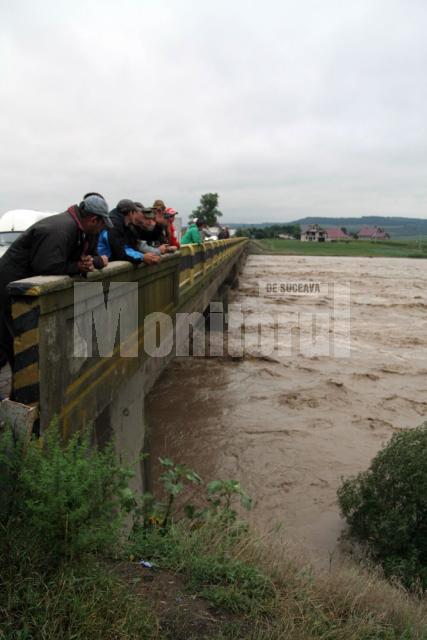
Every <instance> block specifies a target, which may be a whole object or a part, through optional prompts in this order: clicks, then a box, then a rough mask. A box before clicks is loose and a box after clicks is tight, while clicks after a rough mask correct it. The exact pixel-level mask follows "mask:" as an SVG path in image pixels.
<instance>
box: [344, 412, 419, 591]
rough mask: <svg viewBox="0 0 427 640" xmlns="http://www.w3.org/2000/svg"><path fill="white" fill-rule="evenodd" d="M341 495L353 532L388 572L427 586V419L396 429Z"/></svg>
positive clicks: (411, 584)
mask: <svg viewBox="0 0 427 640" xmlns="http://www.w3.org/2000/svg"><path fill="white" fill-rule="evenodd" d="M338 500H339V504H340V508H341V511H342V514H343V516H344V517H345V518H346V520H347V523H348V525H349V533H350V535H351V536H352V537H354V538H356V539H357V540H359V541H361V542H363V543H366V544H367V546H368V549H369V550H370V551H371V553H372V555H373V556H374V558H375V559H376V560H377V561H379V562H380V563H381V564H382V566H383V568H384V572H385V574H386V576H387V577H391V576H394V577H397V578H398V579H399V580H400V581H401V582H402V583H403V584H404V585H405V586H406V587H409V588H412V589H414V588H421V589H422V590H425V589H427V422H426V423H424V424H423V425H421V426H420V427H418V428H416V429H411V430H408V431H403V432H400V433H398V434H395V435H394V436H393V437H392V439H391V440H390V442H389V443H388V445H387V446H386V447H385V448H384V449H382V450H381V451H380V452H379V453H378V454H377V456H376V457H375V458H374V459H373V461H372V463H371V466H370V467H369V469H368V470H367V471H365V472H363V473H360V474H359V475H358V476H357V477H356V478H350V479H348V480H345V481H344V483H343V485H342V486H341V487H340V489H339V490H338Z"/></svg>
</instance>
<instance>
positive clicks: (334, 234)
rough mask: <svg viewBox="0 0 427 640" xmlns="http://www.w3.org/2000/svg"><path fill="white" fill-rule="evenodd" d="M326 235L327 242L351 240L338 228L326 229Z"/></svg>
mask: <svg viewBox="0 0 427 640" xmlns="http://www.w3.org/2000/svg"><path fill="white" fill-rule="evenodd" d="M326 234H327V236H326V240H329V241H333V240H351V237H350V236H349V235H348V233H345V232H344V231H343V230H342V229H340V228H339V227H329V229H326Z"/></svg>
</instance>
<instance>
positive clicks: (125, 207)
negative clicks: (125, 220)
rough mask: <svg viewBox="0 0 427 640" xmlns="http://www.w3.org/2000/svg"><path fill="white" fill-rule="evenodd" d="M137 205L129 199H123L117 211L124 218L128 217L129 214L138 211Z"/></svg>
mask: <svg viewBox="0 0 427 640" xmlns="http://www.w3.org/2000/svg"><path fill="white" fill-rule="evenodd" d="M137 208H138V207H137V206H136V203H135V202H134V201H133V200H129V199H128V198H123V200H120V201H119V202H118V203H117V206H116V209H117V211H118V212H119V213H120V215H122V216H127V214H128V213H131V212H132V211H136V210H137Z"/></svg>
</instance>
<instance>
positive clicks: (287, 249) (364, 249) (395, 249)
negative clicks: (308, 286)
mask: <svg viewBox="0 0 427 640" xmlns="http://www.w3.org/2000/svg"><path fill="white" fill-rule="evenodd" d="M251 245H252V250H253V251H254V252H255V253H273V254H274V253H279V254H285V255H301V256H304V255H307V256H342V257H345V256H353V257H356V256H359V257H383V258H427V238H422V239H406V238H405V239H401V240H378V241H370V240H349V241H339V242H301V241H300V240H281V239H280V238H268V239H264V240H252V241H251Z"/></svg>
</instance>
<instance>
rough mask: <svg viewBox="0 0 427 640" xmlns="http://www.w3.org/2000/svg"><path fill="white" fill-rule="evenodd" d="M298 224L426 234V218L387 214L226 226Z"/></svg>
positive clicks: (395, 233) (392, 234)
mask: <svg viewBox="0 0 427 640" xmlns="http://www.w3.org/2000/svg"><path fill="white" fill-rule="evenodd" d="M282 224H283V225H285V224H299V225H300V226H304V225H309V224H319V225H320V226H322V227H345V228H346V229H347V231H358V230H359V229H360V228H361V227H364V226H369V227H371V226H374V225H377V226H378V227H382V228H383V229H385V231H387V233H389V234H390V236H391V237H392V238H393V236H394V237H405V236H417V235H420V236H426V235H427V220H423V219H422V218H405V217H403V216H402V217H389V216H360V217H359V218H354V217H353V218H345V217H342V218H330V217H326V216H307V217H305V218H299V219H297V220H292V221H291V222H260V223H250V224H245V223H242V224H233V223H231V224H229V225H228V226H230V227H233V228H237V227H259V228H263V227H272V226H275V225H282Z"/></svg>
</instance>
